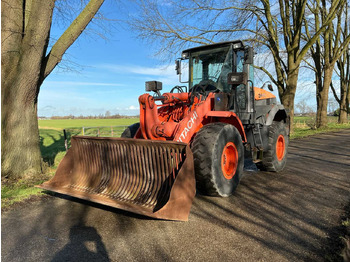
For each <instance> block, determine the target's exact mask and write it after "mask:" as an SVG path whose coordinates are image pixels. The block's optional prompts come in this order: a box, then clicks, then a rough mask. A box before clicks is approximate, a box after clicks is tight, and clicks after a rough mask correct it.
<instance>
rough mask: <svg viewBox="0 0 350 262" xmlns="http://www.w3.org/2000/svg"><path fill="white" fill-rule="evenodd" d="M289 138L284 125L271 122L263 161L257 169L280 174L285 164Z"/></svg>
mask: <svg viewBox="0 0 350 262" xmlns="http://www.w3.org/2000/svg"><path fill="white" fill-rule="evenodd" d="M288 144H289V136H288V131H287V127H286V124H285V123H284V122H283V121H281V122H276V121H274V122H272V124H271V126H270V127H269V137H268V148H267V150H264V153H263V159H262V161H261V162H259V163H257V167H258V168H259V169H260V170H263V171H272V172H280V171H282V170H283V169H284V167H285V166H286V163H287V152H288V150H287V149H288Z"/></svg>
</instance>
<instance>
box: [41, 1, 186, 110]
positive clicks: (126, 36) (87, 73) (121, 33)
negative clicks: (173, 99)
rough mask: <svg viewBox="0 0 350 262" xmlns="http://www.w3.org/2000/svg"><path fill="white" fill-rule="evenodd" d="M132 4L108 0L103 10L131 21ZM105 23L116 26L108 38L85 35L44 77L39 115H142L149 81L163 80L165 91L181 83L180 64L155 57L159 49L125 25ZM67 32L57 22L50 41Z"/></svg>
mask: <svg viewBox="0 0 350 262" xmlns="http://www.w3.org/2000/svg"><path fill="white" fill-rule="evenodd" d="M127 2H128V1H126V5H125V4H124V5H123V6H117V5H116V4H114V3H113V2H111V1H109V0H106V1H105V3H104V4H103V6H102V12H103V13H104V15H106V16H107V17H108V18H111V19H119V20H120V19H125V20H126V19H127V18H128V15H129V13H130V12H134V11H135V9H133V6H132V4H131V3H130V4H127ZM104 23H105V25H106V26H107V27H111V28H110V33H109V34H108V35H107V36H106V37H107V39H102V38H100V37H99V36H97V35H94V34H93V33H90V32H89V33H88V35H87V34H85V35H81V37H80V38H79V39H78V40H77V42H75V43H74V44H73V45H72V46H71V47H70V48H69V49H68V51H67V54H66V55H65V56H64V57H63V60H62V61H63V62H61V64H60V65H59V67H57V68H56V69H55V70H54V71H53V72H52V73H51V74H50V75H49V76H48V77H47V78H46V79H45V81H44V83H43V85H42V87H41V89H40V93H39V100H38V115H39V116H46V117H50V116H53V115H55V116H57V115H60V116H63V115H69V114H72V115H76V116H79V115H99V114H105V113H106V112H107V111H109V112H110V113H111V114H122V115H138V114H139V105H138V97H139V96H140V95H141V94H143V93H145V81H150V80H157V81H161V82H163V90H164V91H169V90H170V89H171V88H172V87H173V86H175V85H176V84H178V76H177V75H176V72H175V63H171V64H170V65H169V63H168V62H167V63H164V62H162V61H161V60H159V59H157V58H155V57H154V55H153V54H154V52H155V50H152V49H150V47H149V46H147V45H146V44H145V42H143V41H141V40H140V39H137V37H136V33H133V32H132V30H131V29H130V28H129V27H128V25H127V24H126V23H124V22H115V21H105V22H104ZM109 23H110V24H109ZM112 27H117V28H116V29H113V28H112ZM90 28H91V29H94V27H93V26H90ZM64 29H65V28H64V26H62V25H61V24H59V23H53V25H52V33H51V38H52V39H57V38H58V37H59V36H60V34H61V33H62V32H63V30H64ZM97 30H99V29H97ZM53 42H54V40H53ZM53 42H52V43H53ZM179 55H180V54H179ZM67 67H68V68H69V69H67Z"/></svg>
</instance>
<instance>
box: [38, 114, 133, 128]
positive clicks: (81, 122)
mask: <svg viewBox="0 0 350 262" xmlns="http://www.w3.org/2000/svg"><path fill="white" fill-rule="evenodd" d="M136 122H139V119H138V118H136V117H135V118H119V119H54V120H39V128H41V129H43V128H45V129H50V128H51V129H64V128H81V127H97V126H129V125H131V124H134V123H136Z"/></svg>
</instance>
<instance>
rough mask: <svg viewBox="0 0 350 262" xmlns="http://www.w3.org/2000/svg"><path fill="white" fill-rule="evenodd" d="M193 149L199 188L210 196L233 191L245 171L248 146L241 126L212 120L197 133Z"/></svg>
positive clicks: (226, 194)
mask: <svg viewBox="0 0 350 262" xmlns="http://www.w3.org/2000/svg"><path fill="white" fill-rule="evenodd" d="M192 152H193V157H194V168H195V175H196V183H197V189H198V190H199V191H201V192H202V193H205V194H207V195H210V196H222V197H227V196H230V195H232V193H233V192H234V191H235V189H236V187H237V186H238V184H239V180H240V178H241V176H242V174H243V166H244V148H243V143H242V137H241V135H240V134H239V132H238V130H237V129H236V128H235V127H234V126H233V125H230V124H224V123H212V124H208V125H205V126H204V127H202V128H201V129H200V130H199V132H198V133H197V134H196V136H195V138H194V140H193V144H192Z"/></svg>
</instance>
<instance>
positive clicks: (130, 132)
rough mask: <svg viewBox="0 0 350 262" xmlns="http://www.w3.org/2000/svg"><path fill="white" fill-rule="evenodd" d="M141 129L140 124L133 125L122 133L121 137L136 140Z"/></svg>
mask: <svg viewBox="0 0 350 262" xmlns="http://www.w3.org/2000/svg"><path fill="white" fill-rule="evenodd" d="M139 128H140V123H135V124H132V125H131V126H128V127H127V128H126V129H125V130H124V132H123V133H122V135H121V137H124V138H134V136H135V134H136V132H137V130H138V129H139Z"/></svg>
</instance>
